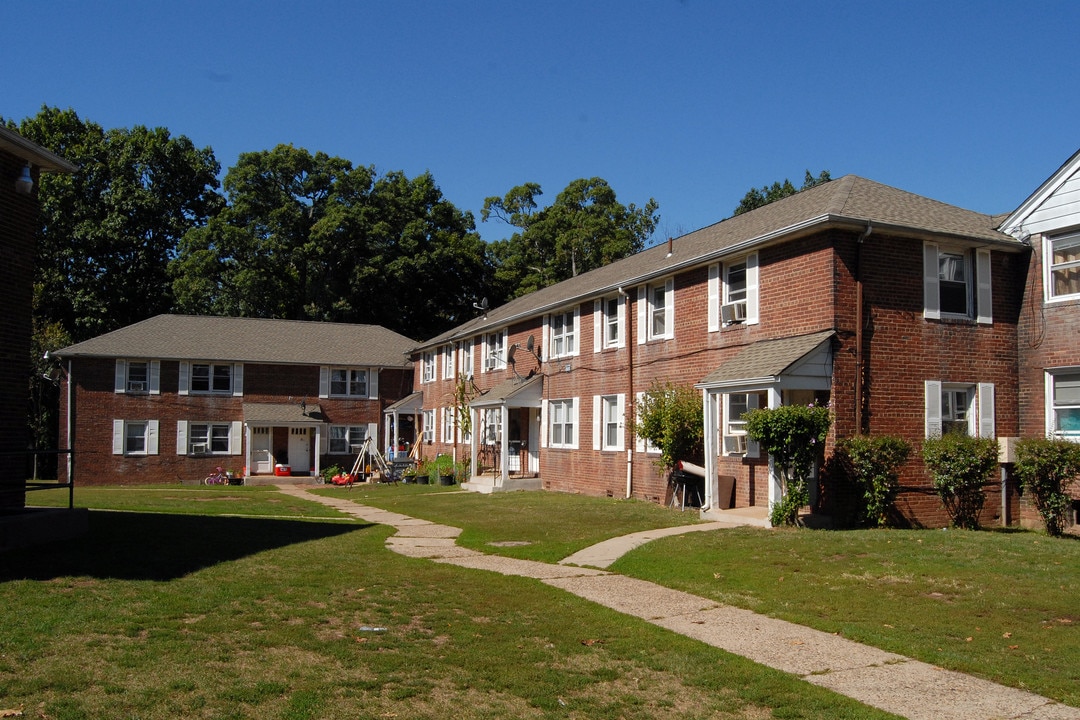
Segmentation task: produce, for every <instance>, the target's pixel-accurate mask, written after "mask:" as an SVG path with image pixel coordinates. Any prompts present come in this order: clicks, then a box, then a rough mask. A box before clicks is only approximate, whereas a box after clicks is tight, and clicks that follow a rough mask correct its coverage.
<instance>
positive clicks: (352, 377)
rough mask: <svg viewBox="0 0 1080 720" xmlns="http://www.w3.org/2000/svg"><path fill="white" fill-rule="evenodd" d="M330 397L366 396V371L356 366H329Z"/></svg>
mask: <svg viewBox="0 0 1080 720" xmlns="http://www.w3.org/2000/svg"><path fill="white" fill-rule="evenodd" d="M330 395H331V397H363V398H366V397H367V396H368V371H367V370H366V369H364V370H361V369H357V368H330Z"/></svg>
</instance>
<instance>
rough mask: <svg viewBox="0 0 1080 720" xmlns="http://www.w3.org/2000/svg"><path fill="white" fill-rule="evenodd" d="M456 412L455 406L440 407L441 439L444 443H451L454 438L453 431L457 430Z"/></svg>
mask: <svg viewBox="0 0 1080 720" xmlns="http://www.w3.org/2000/svg"><path fill="white" fill-rule="evenodd" d="M456 416H457V413H456V412H455V408H452V407H444V408H443V409H442V441H443V442H444V443H446V444H448V445H449V444H453V442H454V440H455V437H454V435H455V433H456V431H457V417H456Z"/></svg>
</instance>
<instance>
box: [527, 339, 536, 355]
mask: <svg viewBox="0 0 1080 720" xmlns="http://www.w3.org/2000/svg"><path fill="white" fill-rule="evenodd" d="M534 345H536V338H534V337H533V336H532V335H530V336H529V339H528V340H526V341H525V349H526V350H528V351H529V352H532V349H533V346H534Z"/></svg>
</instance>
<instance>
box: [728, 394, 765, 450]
mask: <svg viewBox="0 0 1080 720" xmlns="http://www.w3.org/2000/svg"><path fill="white" fill-rule="evenodd" d="M722 397H723V402H722V404H721V408H720V411H721V413H722V417H721V418H720V428H721V436H722V437H721V443H720V452H721V453H722V454H723V455H728V456H745V457H758V443H756V442H754V441H753V440H751V439H750V438H749V437H748V436H747V434H746V417H745V416H746V413H747V412H749V411H750V410H756V409H757V408H758V407H760V406H761V397H760V395H759V394H758V393H725V394H724V395H723V396H722Z"/></svg>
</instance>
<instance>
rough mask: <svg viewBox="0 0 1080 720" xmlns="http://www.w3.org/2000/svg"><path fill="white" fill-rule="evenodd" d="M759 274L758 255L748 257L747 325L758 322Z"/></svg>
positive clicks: (752, 254)
mask: <svg viewBox="0 0 1080 720" xmlns="http://www.w3.org/2000/svg"><path fill="white" fill-rule="evenodd" d="M758 276H759V272H758V254H757V253H750V254H749V255H747V256H746V324H747V325H756V324H757V322H758V306H759V303H758V289H759V288H760V287H761V282H760V280H759V277H758Z"/></svg>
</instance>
